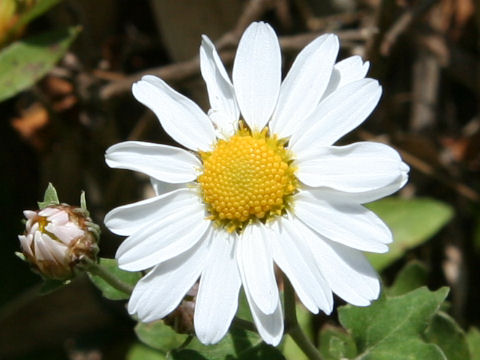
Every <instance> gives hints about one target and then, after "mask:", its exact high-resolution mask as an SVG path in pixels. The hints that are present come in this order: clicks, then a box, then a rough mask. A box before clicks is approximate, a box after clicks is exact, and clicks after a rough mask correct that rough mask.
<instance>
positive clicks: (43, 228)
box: [37, 216, 50, 233]
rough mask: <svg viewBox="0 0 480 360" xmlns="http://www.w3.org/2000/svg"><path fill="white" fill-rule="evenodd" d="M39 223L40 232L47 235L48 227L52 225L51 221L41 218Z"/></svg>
mask: <svg viewBox="0 0 480 360" xmlns="http://www.w3.org/2000/svg"><path fill="white" fill-rule="evenodd" d="M37 221H38V227H39V230H40V232H42V233H47V230H46V227H47V225H48V224H50V221H48V220H47V218H46V217H44V216H39V217H38V220H37Z"/></svg>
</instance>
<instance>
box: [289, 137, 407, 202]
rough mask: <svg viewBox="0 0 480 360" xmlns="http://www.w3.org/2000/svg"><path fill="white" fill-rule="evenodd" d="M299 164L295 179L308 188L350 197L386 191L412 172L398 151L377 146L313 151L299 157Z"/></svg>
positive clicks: (327, 148)
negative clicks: (382, 189) (328, 190)
mask: <svg viewBox="0 0 480 360" xmlns="http://www.w3.org/2000/svg"><path fill="white" fill-rule="evenodd" d="M297 164H298V170H297V172H296V174H295V175H296V176H297V177H298V179H299V180H300V181H301V182H303V183H304V184H306V185H309V186H314V187H319V186H325V187H329V188H332V189H335V190H339V191H344V192H350V193H359V192H367V191H372V190H376V189H380V188H383V187H385V186H388V185H390V184H392V183H394V182H396V181H398V179H400V178H403V177H405V176H406V173H407V170H408V166H406V164H405V163H403V162H402V159H401V158H400V155H399V154H398V152H397V151H396V150H394V149H393V148H391V147H390V146H387V145H384V144H380V143H374V142H359V143H355V144H351V145H347V146H322V147H313V148H312V149H310V150H309V151H304V152H302V153H301V154H299V155H298V159H297Z"/></svg>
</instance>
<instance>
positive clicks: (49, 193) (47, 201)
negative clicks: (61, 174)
mask: <svg viewBox="0 0 480 360" xmlns="http://www.w3.org/2000/svg"><path fill="white" fill-rule="evenodd" d="M58 204H60V201H59V200H58V195H57V190H56V189H55V187H54V186H53V185H52V183H48V186H47V189H46V190H45V194H44V195H43V201H39V202H38V207H39V209H40V210H41V209H45V208H46V207H48V206H50V205H58Z"/></svg>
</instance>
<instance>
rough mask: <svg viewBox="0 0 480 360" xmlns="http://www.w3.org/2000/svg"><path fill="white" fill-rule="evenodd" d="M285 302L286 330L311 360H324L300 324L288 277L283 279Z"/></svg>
mask: <svg viewBox="0 0 480 360" xmlns="http://www.w3.org/2000/svg"><path fill="white" fill-rule="evenodd" d="M283 279H284V280H283V283H284V294H283V295H284V301H285V328H286V332H287V333H288V334H289V335H290V336H291V338H292V339H293V341H295V344H297V346H298V347H299V348H300V349H301V350H302V351H303V352H304V354H305V355H306V356H307V357H308V358H309V359H310V360H322V356H321V355H320V353H319V352H318V350H317V348H316V347H315V345H313V343H312V342H311V341H310V339H309V338H308V337H307V335H305V333H304V332H303V330H302V328H301V327H300V326H299V324H298V320H297V311H296V304H295V292H294V290H293V287H292V284H290V281H288V279H287V277H286V276H284V277H283Z"/></svg>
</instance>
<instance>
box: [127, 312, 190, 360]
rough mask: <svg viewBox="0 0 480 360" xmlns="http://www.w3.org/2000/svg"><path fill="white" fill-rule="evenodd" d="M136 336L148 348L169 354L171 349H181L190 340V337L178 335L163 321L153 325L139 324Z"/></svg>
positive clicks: (155, 322)
mask: <svg viewBox="0 0 480 360" xmlns="http://www.w3.org/2000/svg"><path fill="white" fill-rule="evenodd" d="M135 334H137V336H138V338H139V339H140V340H141V341H142V342H143V343H144V344H147V345H148V346H150V347H152V348H154V349H156V350H160V352H161V353H162V354H165V355H166V354H167V353H168V352H169V351H170V350H171V349H176V348H178V347H180V345H182V344H183V343H184V342H185V341H186V340H187V338H188V335H184V334H177V333H176V332H175V331H174V330H173V329H172V328H171V327H169V326H167V325H165V324H164V322H163V320H158V321H154V322H151V323H148V324H146V323H141V322H139V323H138V324H137V325H136V326H135Z"/></svg>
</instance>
